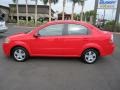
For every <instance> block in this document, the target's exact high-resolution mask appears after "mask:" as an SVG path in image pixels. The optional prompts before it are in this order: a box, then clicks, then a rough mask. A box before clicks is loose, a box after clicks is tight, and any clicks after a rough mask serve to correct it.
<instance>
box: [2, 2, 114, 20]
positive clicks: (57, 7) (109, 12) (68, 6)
mask: <svg viewBox="0 0 120 90" xmlns="http://www.w3.org/2000/svg"><path fill="white" fill-rule="evenodd" d="M18 1H19V4H25V0H18ZM68 1H69V0H67V3H66V7H65V12H66V13H68V14H70V13H71V12H72V2H68ZM62 2H63V0H59V2H58V3H57V4H55V5H54V4H52V9H53V10H54V11H58V13H60V12H62V8H63V5H62ZM12 3H13V2H12V0H0V5H5V6H9V4H12ZM28 4H35V1H34V0H28ZM38 4H39V5H41V4H43V3H42V2H41V0H38ZM94 4H95V0H86V1H85V6H84V11H89V10H94ZM80 11H81V6H80V5H78V4H76V6H75V11H74V12H75V13H77V14H79V13H80ZM103 13H104V11H103V9H98V17H99V18H102V17H103ZM115 13H116V10H115V9H112V10H105V18H106V19H109V20H112V19H114V18H115Z"/></svg>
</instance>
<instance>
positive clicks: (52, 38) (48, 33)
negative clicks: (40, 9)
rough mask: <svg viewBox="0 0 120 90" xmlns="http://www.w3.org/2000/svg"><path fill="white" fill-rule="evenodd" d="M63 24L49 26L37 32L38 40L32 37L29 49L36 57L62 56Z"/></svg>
mask: <svg viewBox="0 0 120 90" xmlns="http://www.w3.org/2000/svg"><path fill="white" fill-rule="evenodd" d="M63 31H64V24H54V25H49V26H47V27H45V28H43V29H41V30H39V31H38V34H39V35H40V36H39V37H38V38H35V37H33V39H32V40H31V41H30V42H31V44H30V48H31V52H32V54H33V55H36V56H55V55H56V56H59V55H62V46H63V36H62V35H63Z"/></svg>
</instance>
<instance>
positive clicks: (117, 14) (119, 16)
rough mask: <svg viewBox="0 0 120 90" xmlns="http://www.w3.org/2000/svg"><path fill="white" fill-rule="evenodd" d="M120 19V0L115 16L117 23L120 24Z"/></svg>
mask: <svg viewBox="0 0 120 90" xmlns="http://www.w3.org/2000/svg"><path fill="white" fill-rule="evenodd" d="M119 19H120V0H118V2H117V10H116V16H115V23H118V22H119Z"/></svg>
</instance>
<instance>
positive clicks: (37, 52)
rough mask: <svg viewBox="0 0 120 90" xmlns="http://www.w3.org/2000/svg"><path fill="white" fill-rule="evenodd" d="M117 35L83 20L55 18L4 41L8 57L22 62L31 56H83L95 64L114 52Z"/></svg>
mask: <svg viewBox="0 0 120 90" xmlns="http://www.w3.org/2000/svg"><path fill="white" fill-rule="evenodd" d="M114 47H115V45H114V42H113V34H112V33H111V32H104V31H101V30H100V29H98V28H96V27H95V26H93V25H91V24H88V23H86V22H80V21H71V20H70V21H69V20H68V21H53V22H48V23H46V24H44V25H42V26H40V27H37V28H36V29H34V30H32V31H30V32H27V33H21V34H17V35H12V36H9V37H7V38H6V39H5V41H4V43H3V50H4V53H5V54H6V55H7V56H12V57H13V59H14V60H16V61H19V62H22V61H25V60H27V59H28V57H29V56H55V57H56V56H59V57H60V56H62V57H81V60H83V61H85V62H86V63H89V64H91V63H94V62H95V61H96V60H97V59H98V57H99V56H106V55H111V54H112V53H113V51H114Z"/></svg>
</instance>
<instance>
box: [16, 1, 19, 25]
mask: <svg viewBox="0 0 120 90" xmlns="http://www.w3.org/2000/svg"><path fill="white" fill-rule="evenodd" d="M16 9H17V24H18V25H19V10H18V0H16Z"/></svg>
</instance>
